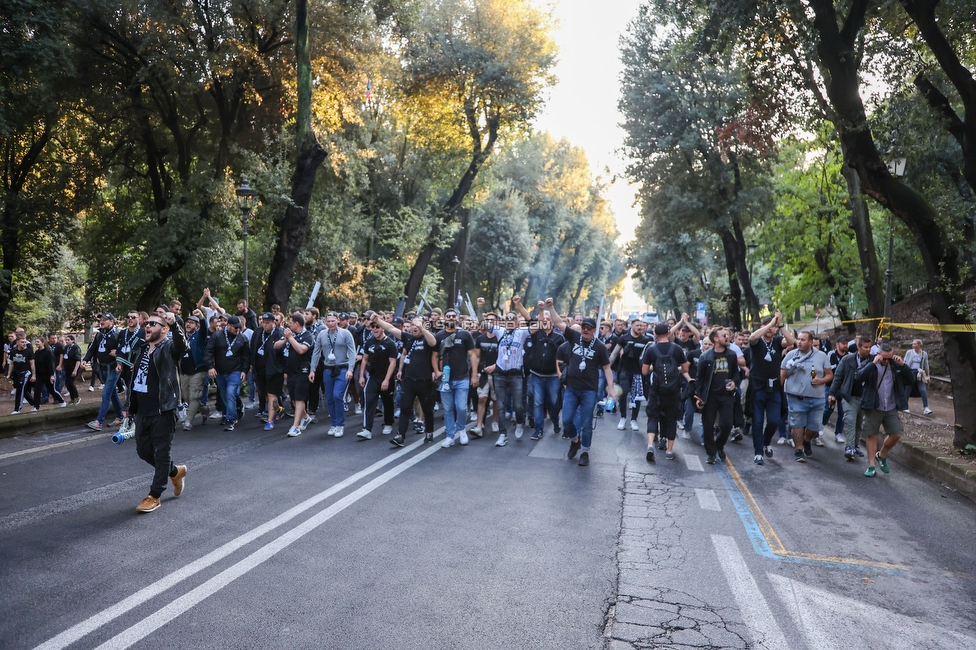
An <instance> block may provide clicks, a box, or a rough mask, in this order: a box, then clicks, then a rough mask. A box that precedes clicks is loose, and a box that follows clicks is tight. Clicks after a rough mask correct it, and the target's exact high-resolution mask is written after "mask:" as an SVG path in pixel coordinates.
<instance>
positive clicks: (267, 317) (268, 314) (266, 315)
mask: <svg viewBox="0 0 976 650" xmlns="http://www.w3.org/2000/svg"><path fill="white" fill-rule="evenodd" d="M261 320H274V314H272V313H271V312H270V311H266V312H264V313H263V314H261Z"/></svg>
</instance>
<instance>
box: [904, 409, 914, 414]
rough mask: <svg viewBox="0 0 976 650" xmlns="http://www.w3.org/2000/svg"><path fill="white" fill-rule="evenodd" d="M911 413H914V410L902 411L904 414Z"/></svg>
mask: <svg viewBox="0 0 976 650" xmlns="http://www.w3.org/2000/svg"><path fill="white" fill-rule="evenodd" d="M911 412H912V409H905V410H904V411H902V413H911Z"/></svg>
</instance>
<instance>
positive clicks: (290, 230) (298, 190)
mask: <svg viewBox="0 0 976 650" xmlns="http://www.w3.org/2000/svg"><path fill="white" fill-rule="evenodd" d="M295 60H296V65H297V68H298V115H297V125H296V136H295V143H296V148H297V159H296V161H295V173H294V175H293V176H292V188H291V203H290V204H289V205H288V207H286V208H285V213H284V215H283V216H282V218H281V220H280V221H279V222H277V223H276V224H275V225H276V226H277V228H278V238H277V244H276V246H275V254H274V258H273V260H272V262H271V269H270V271H269V273H268V290H267V293H266V294H265V296H264V308H265V309H271V305H273V304H275V303H278V304H280V305H282V307H283V308H285V307H287V305H288V301H289V299H290V298H291V290H292V285H293V283H294V274H295V264H296V263H297V262H298V254H299V252H300V251H301V250H302V245H303V244H304V243H305V235H306V233H307V232H308V222H309V217H308V204H309V202H310V201H311V198H312V190H313V189H314V188H315V175H316V173H317V172H318V169H319V166H320V165H321V164H322V162H323V161H325V156H326V154H325V149H324V148H322V145H321V144H319V141H318V138H316V137H315V133H314V132H313V131H312V64H311V57H310V55H309V51H308V0H296V9H295Z"/></svg>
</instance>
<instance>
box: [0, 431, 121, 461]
mask: <svg viewBox="0 0 976 650" xmlns="http://www.w3.org/2000/svg"><path fill="white" fill-rule="evenodd" d="M113 435H115V431H112V432H110V433H98V434H95V435H93V436H85V437H84V438H78V439H77V440H68V441H67V442H55V443H52V444H50V445H44V446H43V447H33V448H31V449H21V450H20V451H10V452H7V453H6V454H0V460H6V459H7V458H14V457H16V456H23V455H25V454H39V453H41V452H42V451H48V450H50V449H57V448H58V447H67V446H69V445H77V444H79V443H82V442H91V441H92V440H98V439H99V438H111V437H112V436H113Z"/></svg>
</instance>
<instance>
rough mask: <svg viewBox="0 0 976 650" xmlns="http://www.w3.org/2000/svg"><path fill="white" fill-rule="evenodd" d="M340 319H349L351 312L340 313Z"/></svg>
mask: <svg viewBox="0 0 976 650" xmlns="http://www.w3.org/2000/svg"><path fill="white" fill-rule="evenodd" d="M339 320H349V314H347V313H346V312H342V313H341V314H339Z"/></svg>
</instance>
